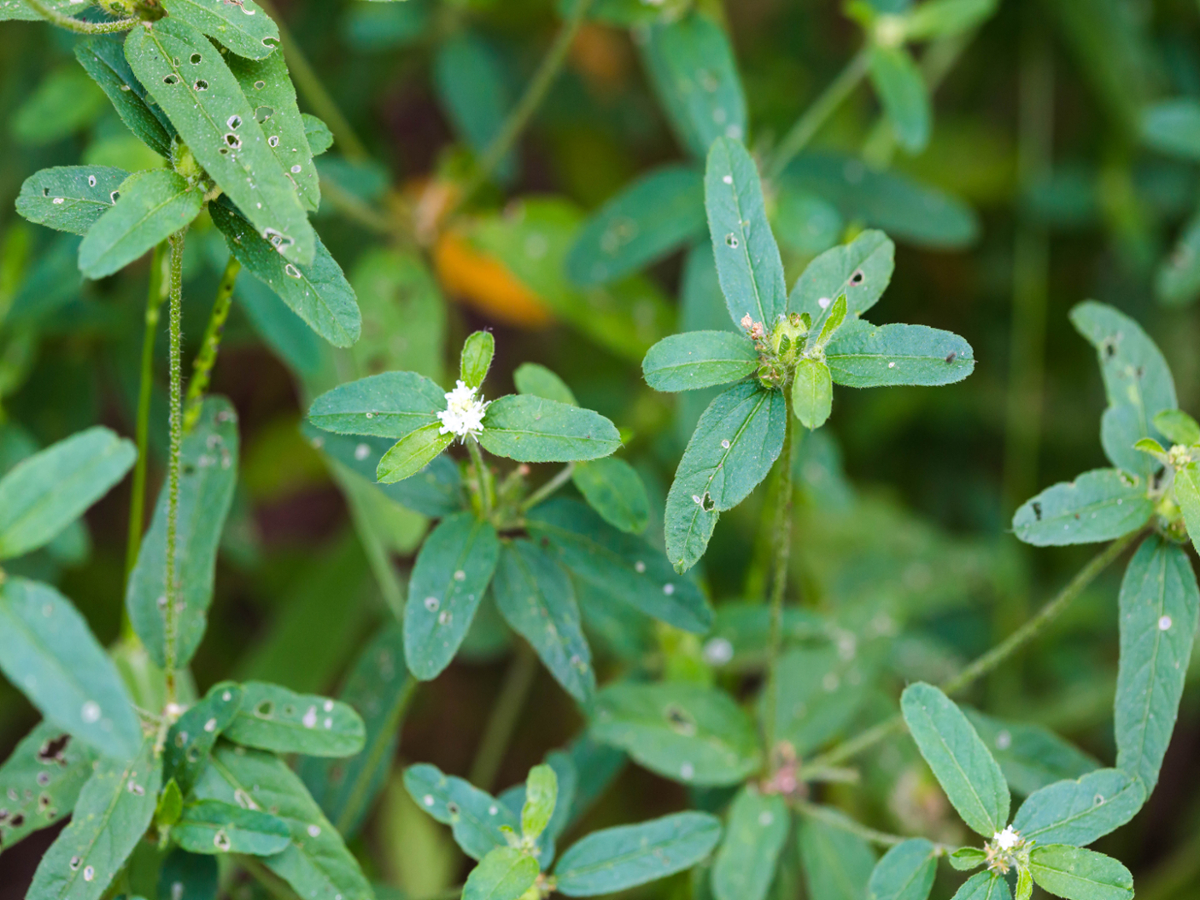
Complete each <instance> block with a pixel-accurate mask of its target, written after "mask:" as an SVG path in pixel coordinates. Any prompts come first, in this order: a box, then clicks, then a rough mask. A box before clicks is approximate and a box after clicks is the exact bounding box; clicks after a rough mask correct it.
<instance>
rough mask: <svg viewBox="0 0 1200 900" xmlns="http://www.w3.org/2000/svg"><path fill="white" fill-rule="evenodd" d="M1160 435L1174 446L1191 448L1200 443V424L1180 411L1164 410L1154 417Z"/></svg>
mask: <svg viewBox="0 0 1200 900" xmlns="http://www.w3.org/2000/svg"><path fill="white" fill-rule="evenodd" d="M1154 427H1155V428H1157V429H1158V433H1159V434H1161V435H1162V436H1163V437H1165V438H1166V439H1167V440H1169V441H1171V443H1173V444H1183V445H1184V446H1191V445H1192V444H1196V443H1200V424H1197V423H1196V420H1195V419H1193V418H1192V417H1191V416H1189V415H1188V414H1187V413H1185V412H1181V411H1180V410H1178V409H1164V410H1163V411H1162V412H1160V413H1158V414H1157V415H1156V416H1155V417H1154Z"/></svg>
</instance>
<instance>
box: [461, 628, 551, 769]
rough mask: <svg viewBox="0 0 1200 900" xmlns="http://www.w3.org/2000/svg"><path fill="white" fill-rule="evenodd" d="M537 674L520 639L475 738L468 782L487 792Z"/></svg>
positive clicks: (534, 664) (502, 759) (532, 660)
mask: <svg viewBox="0 0 1200 900" xmlns="http://www.w3.org/2000/svg"><path fill="white" fill-rule="evenodd" d="M535 675H537V657H536V656H534V655H533V651H532V650H531V649H530V648H529V645H528V644H526V643H525V642H524V641H518V642H517V652H516V655H515V656H514V657H513V659H512V662H511V663H509V665H508V672H507V673H505V676H504V683H503V684H502V685H501V686H500V696H499V697H497V698H496V703H495V705H494V706H492V714H491V716H490V717H489V718H488V721H487V725H486V726H485V727H484V730H483V738H482V739H481V740H480V741H479V750H478V751H477V752H476V754H475V761H474V762H473V763H471V773H470V780H471V784H473V785H475V787H477V788H479V789H480V790H484V791H491V789H492V785H493V784H494V783H495V781H496V775H497V774H498V773H499V771H500V764H501V763H502V762H504V753H505V751H507V750H508V745H509V743H510V742H511V741H512V736H513V734H514V733H515V732H516V730H517V720H518V719H520V717H521V709H522V708H523V707H524V706H525V701H526V699H528V697H529V691H530V689H531V688H532V687H533V678H534V676H535Z"/></svg>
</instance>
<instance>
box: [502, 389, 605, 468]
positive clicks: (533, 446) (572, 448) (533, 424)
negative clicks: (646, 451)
mask: <svg viewBox="0 0 1200 900" xmlns="http://www.w3.org/2000/svg"><path fill="white" fill-rule="evenodd" d="M479 443H480V444H481V445H482V446H483V448H484V449H485V450H487V451H488V452H489V453H492V454H494V455H496V456H504V457H507V458H508V459H515V460H516V461H517V462H531V463H532V462H570V461H572V460H580V459H599V458H600V457H602V456H608V455H609V454H610V453H613V452H614V451H616V450H617V449H618V448H619V447H620V446H621V437H620V435H619V434H618V433H617V428H616V426H615V425H613V423H612V422H610V421H609V420H608V419H606V418H604V416H602V415H600V414H599V413H597V412H592V410H590V409H580V408H579V407H577V406H568V405H567V404H565V403H558V402H556V401H554V400H546V399H544V398H542V397H534V396H531V395H529V394H510V395H508V396H507V397H501V398H500V399H499V400H496V401H494V402H493V403H491V404H489V405H488V408H487V414H486V415H485V416H484V418H483V434H482V435H481V436H480V438H479Z"/></svg>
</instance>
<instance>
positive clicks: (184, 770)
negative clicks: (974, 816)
mask: <svg viewBox="0 0 1200 900" xmlns="http://www.w3.org/2000/svg"><path fill="white" fill-rule="evenodd" d="M243 696H244V692H243V690H242V687H241V685H238V684H234V683H233V682H232V681H222V682H218V683H217V684H214V685H213V686H212V687H211V688H209V689H208V693H207V694H205V695H204V699H203V700H201V701H200V702H199V703H196V704H195V705H194V706H192V707H191V708H190V709H188V710H187V712H185V713H184V714H183V715H181V716H180V717H179V718H178V719H177V720H176V721H175V724H173V725H172V726H171V730H170V731H169V732H167V740H166V743H165V745H164V747H163V778H164V779H165V780H167V781H172V780H173V781H174V782H175V783H176V784H178V785H179V790H180V791H182V792H183V794H184V795H185V796H186V795H187V794H188V792H189V791H191V789H192V786H193V785H194V784H195V783H196V780H197V779H198V778H199V777H200V775H201V773H203V771H204V767H205V766H206V765H208V757H209V754H211V753H212V749H213V747H215V746H216V744H217V738H219V737H220V736H221V734H222V732H224V731H225V729H226V728H228V727H229V726H230V725H231V724H233V720H234V719H235V718H236V717H237V714H238V711H239V710H240V709H241V708H242V699H243Z"/></svg>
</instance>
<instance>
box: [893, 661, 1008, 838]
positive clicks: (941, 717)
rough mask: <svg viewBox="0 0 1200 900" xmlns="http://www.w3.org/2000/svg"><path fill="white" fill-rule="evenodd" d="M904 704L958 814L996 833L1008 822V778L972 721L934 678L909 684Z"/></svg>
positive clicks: (979, 829)
mask: <svg viewBox="0 0 1200 900" xmlns="http://www.w3.org/2000/svg"><path fill="white" fill-rule="evenodd" d="M900 708H901V711H902V712H903V713H904V721H905V723H906V724H907V725H908V730H909V731H910V732H911V733H912V736H913V740H915V741H916V742H917V749H918V750H920V751H921V755H922V756H923V757H925V761H926V762H927V763H929V768H930V769H932V770H933V774H934V777H936V778H937V780H938V783H939V784H940V785H941V786H942V790H944V791H945V792H946V796H947V797H948V798H949V800H950V802H951V803H952V804H953V805H954V808H955V809H956V810H958V814H959V815H960V816H962V819H963V821H964V822H966V823H967V825H969V826H970V827H971V829H972V830H973V831H975V832H976V833H977V834H981V835H983V836H984V837H986V838H988V839H990V838H991V837H992V835H994V834H995V833H996V832H997V831H1000V830H1001V829H1002V828H1004V826H1005V824H1006V823H1007V822H1008V809H1009V802H1010V798H1009V793H1008V784H1007V783H1006V782H1005V781H1004V775H1003V774H1002V773H1001V772H1000V766H999V765H998V764H997V763H996V760H995V759H993V758H992V755H991V753H989V752H988V748H987V746H986V745H985V744H984V743H983V741H982V740H980V738H979V735H978V734H977V733H976V731H975V729H974V728H972V727H971V723H970V721H968V719H967V717H966V716H965V715H963V713H962V711H961V710H960V709H959V708H958V707H957V706H955V705H954V702H953V701H952V700H950V698H949V697H947V696H946V695H945V694H943V693H942V692H941V691H940V690H938V689H937V688H935V687H933V686H932V685H929V684H922V683H918V684H913V685H909V687H907V688H905V690H904V694H903V695H902V696H901V698H900Z"/></svg>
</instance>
